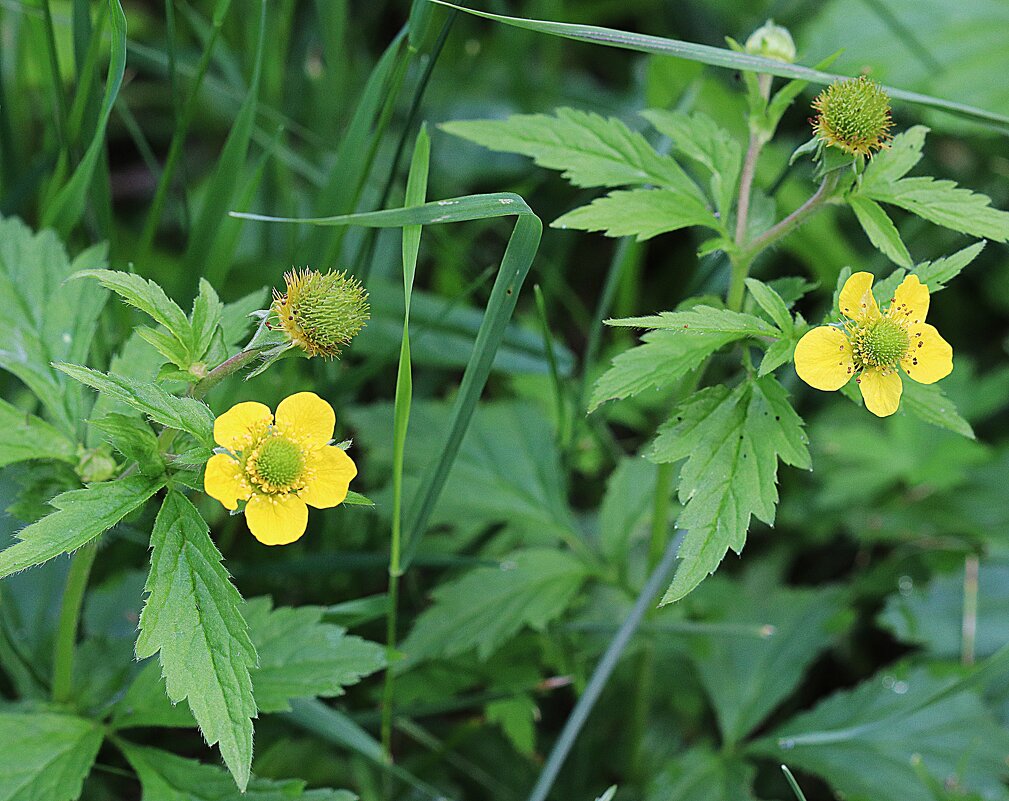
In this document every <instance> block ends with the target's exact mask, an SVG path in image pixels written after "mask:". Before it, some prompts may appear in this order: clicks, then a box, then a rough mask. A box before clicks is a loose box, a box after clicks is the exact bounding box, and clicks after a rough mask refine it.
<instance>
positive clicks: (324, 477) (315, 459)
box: [299, 445, 357, 509]
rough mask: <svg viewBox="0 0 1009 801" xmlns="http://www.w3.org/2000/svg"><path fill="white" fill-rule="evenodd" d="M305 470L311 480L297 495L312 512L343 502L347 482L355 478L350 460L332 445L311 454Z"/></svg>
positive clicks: (355, 472) (355, 468)
mask: <svg viewBox="0 0 1009 801" xmlns="http://www.w3.org/2000/svg"><path fill="white" fill-rule="evenodd" d="M307 467H308V471H309V472H310V474H311V478H310V479H309V481H308V486H306V487H305V489H303V490H302V491H301V492H300V493H299V496H300V497H301V499H302V500H303V501H304V502H305V503H307V504H308V505H309V506H314V507H315V508H316V509H328V508H329V507H331V506H336V505H337V504H341V503H343V500H344V498H346V497H347V489H348V487H349V486H350V482H351V480H352V479H353V478H354V476H356V475H357V465H355V464H354V460H353V459H351V458H350V457H349V456H348V455H347V454H346V453H344V451H343V450H341V449H340V448H337V447H336V446H335V445H327V446H326V447H324V448H319V449H318V450H316V451H313V452H312V454H311V455H310V456H309V460H308V466H307Z"/></svg>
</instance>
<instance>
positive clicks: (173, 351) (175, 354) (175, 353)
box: [134, 325, 193, 370]
mask: <svg viewBox="0 0 1009 801" xmlns="http://www.w3.org/2000/svg"><path fill="white" fill-rule="evenodd" d="M134 331H135V332H136V334H137V336H139V337H140V338H141V339H143V340H144V341H145V342H147V343H148V344H150V345H152V346H153V347H154V349H155V350H157V351H158V353H160V354H161V355H162V356H164V357H165V358H166V359H168V361H170V362H171V363H172V364H173V365H175V366H176V367H178V368H179V369H180V370H187V369H188V368H189V366H190V365H191V364H192V363H193V358H192V354H191V353H190V352H189V348H188V347H186V346H184V345H181V344H180V343H179V341H178V340H177V339H176V338H175V337H173V336H172V335H171V334H170V333H168V332H167V331H162V330H159V329H157V328H151V327H150V326H146V325H141V326H137V328H135V329H134Z"/></svg>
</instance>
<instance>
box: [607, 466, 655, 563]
mask: <svg viewBox="0 0 1009 801" xmlns="http://www.w3.org/2000/svg"><path fill="white" fill-rule="evenodd" d="M657 474H658V468H657V467H656V465H655V464H654V463H652V462H649V461H648V460H647V459H643V458H642V457H640V456H631V457H626V458H624V459H622V460H621V461H620V462H619V463H618V464H617V468H616V470H614V471H613V472H612V473H611V474H610V478H609V481H607V483H606V494H605V495H604V496H603V503H602V505H601V506H600V507H599V550H600V551H601V552H602V554H603V556H604V557H605V558H606V560H607V562H611V561H612V562H624V561H626V560H627V551H628V550H629V548H630V544H631V543H632V542H633V541H634V539H635V534H636V533H637V532H638V530H639V529H641V528H644V526H643V524H644V521H645V519H646V518H648V517H649V514H650V512H651V507H652V504H651V500H652V499H653V498H654V496H655V481H656V476H657Z"/></svg>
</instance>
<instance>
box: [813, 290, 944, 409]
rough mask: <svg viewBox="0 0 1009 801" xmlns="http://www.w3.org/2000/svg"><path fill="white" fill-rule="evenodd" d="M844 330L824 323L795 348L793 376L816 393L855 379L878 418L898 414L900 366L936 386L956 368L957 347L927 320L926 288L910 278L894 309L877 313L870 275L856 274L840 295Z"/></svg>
mask: <svg viewBox="0 0 1009 801" xmlns="http://www.w3.org/2000/svg"><path fill="white" fill-rule="evenodd" d="M838 306H840V309H841V314H843V315H844V316H845V317H846V318H847V321H846V322H845V323H844V324H843V326H832V325H824V326H820V327H819V328H814V329H813V330H812V331H810V332H808V333H807V334H806V335H805V336H803V338H802V339H800V340H799V343H798V344H797V345H796V346H795V372H797V373H798V374H799V378H801V379H802V380H803V381H805V382H806V383H807V384H809V385H810V386H811V387H814V388H816V389H822V390H826V391H831V390H835V389H840V388H841V387H843V386H844V385H845V384H847V383H848V379H849V378H851V376H852V375H856V376H857V377H856V378H855V380H856V381H857V382H858V386H859V389H861V390H862V397H863V398H864V399H865V406H866V408H867V409H868V410H869V411H870V412H872V413H873V414H875V415H877V416H878V417H886V416H887V415H891V414H893V413H894V412H895V411H897V406H898V404H899V403H900V393H901V390H902V389H903V385H902V384H901V379H900V373H899V372H898V371H897V365H900V367H901V369H903V370H904V372H905V373H907V376H908V378H911V379H913V380H914V381H917V382H918V383H919V384H934V383H935V382H936V381H938V380H939V379H941V378H945V377H946V376H948V375H949V374H950V372H952V370H953V348H952V347H950V345H949V343H948V342H947V341H946V340H944V339H943V338H942V337H941V336H939V332H938V331H936V330H935V328H934V327H933V326H931V325H928V324H927V323H926V322H925V315H926V314H928V287H927V286H925V285H924V284H922V283H921V281H919V280H918V276H916V275H909V276H908V277H907V278H905V279H904V281H903V282H902V283H901V285H900V286H899V287H897V291H896V292H895V293H894V295H893V298H892V299H891V301H890V306H889V308H888V309H887V310H886V311H885V312H881V311H880V310H879V306H878V305H877V304H876V299H875V298H874V297H873V296H872V274H871V273H855V274H854V275H852V276H851V278H849V279H848V280H847V281H846V282H845V284H844V288H843V289H842V290H841V294H840V296H839V297H838Z"/></svg>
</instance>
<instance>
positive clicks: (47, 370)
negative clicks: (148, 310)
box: [0, 218, 108, 439]
mask: <svg viewBox="0 0 1009 801" xmlns="http://www.w3.org/2000/svg"><path fill="white" fill-rule="evenodd" d="M106 255H107V247H106V246H105V245H97V246H95V247H92V248H89V249H88V250H86V251H84V252H83V253H81V254H80V255H79V256H78V257H77V258H76V259H74V261H73V263H71V261H70V259H69V258H68V257H67V253H66V250H65V249H64V247H63V244H62V243H61V242H60V241H59V240H58V239H57V238H56V235H55V234H54V233H53V232H52V231H41V232H39V233H37V234H36V233H34V232H33V231H32V230H31V229H29V228H28V227H27V226H26V225H25V224H24V223H23V222H21V220H19V219H17V218H7V219H3V218H0V316H2V317H3V319H4V320H5V321H6V327H5V329H4V336H3V339H2V341H0V368H2V369H4V370H7V371H9V372H11V373H13V374H14V375H15V376H17V377H18V378H19V379H20V380H21V381H23V382H24V384H25V385H26V386H27V387H28V388H29V389H30V390H31V391H32V392H34V393H35V395H36V396H37V397H38V398H39V400H41V401H42V403H43V404H44V405H45V407H46V410H47V412H48V413H49V416H50V419H51V420H52V421H53V422H54V423H56V425H57V427H58V428H59V429H60V430H61V431H63V433H64V434H66V435H67V436H68V437H70V438H72V439H73V438H76V437H78V436H79V435H80V434H81V433H82V431H81V428H82V425H81V421H82V420H83V418H84V417H85V414H86V411H85V410H86V408H87V406H88V405H89V404H85V399H84V392H83V389H82V388H81V387H79V386H77V385H76V384H74V383H73V382H70V381H67V380H66V379H65V378H64V377H63V376H61V375H60V374H59V373H57V372H55V371H54V370H53V369H52V367H51V362H53V361H67V360H73V361H84V360H85V359H87V356H88V353H89V352H90V350H91V342H92V339H93V338H94V332H95V327H96V326H97V323H98V315H99V314H100V313H101V311H102V307H103V306H104V305H105V301H106V298H107V297H108V293H107V292H106V291H105V290H104V289H103V288H102V287H101V286H99V285H98V284H94V283H91V282H81V281H67V280H66V279H67V278H68V277H69V276H70V275H71V274H72V273H73V272H74V271H75V270H79V269H85V268H92V267H97V266H99V265H102V264H104V263H105V259H106Z"/></svg>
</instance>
